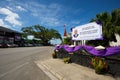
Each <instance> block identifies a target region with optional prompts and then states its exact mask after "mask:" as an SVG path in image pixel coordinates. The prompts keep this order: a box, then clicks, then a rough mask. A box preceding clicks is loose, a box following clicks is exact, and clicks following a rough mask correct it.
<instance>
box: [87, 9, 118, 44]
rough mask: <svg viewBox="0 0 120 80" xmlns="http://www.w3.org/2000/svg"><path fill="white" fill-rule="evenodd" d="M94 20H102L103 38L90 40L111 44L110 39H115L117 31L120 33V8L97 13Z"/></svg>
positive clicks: (94, 42)
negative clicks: (109, 11) (110, 11)
mask: <svg viewBox="0 0 120 80" xmlns="http://www.w3.org/2000/svg"><path fill="white" fill-rule="evenodd" d="M93 21H101V22H102V26H103V38H104V39H103V40H102V41H100V40H93V41H88V43H93V44H94V45H98V44H100V43H101V44H102V45H103V46H109V42H110V41H115V42H116V38H115V33H117V34H120V9H116V10H114V11H112V13H108V12H103V13H100V14H97V15H96V17H95V18H93V19H91V22H93Z"/></svg>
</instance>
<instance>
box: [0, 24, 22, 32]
mask: <svg viewBox="0 0 120 80" xmlns="http://www.w3.org/2000/svg"><path fill="white" fill-rule="evenodd" d="M0 31H4V32H10V33H12V32H14V33H19V34H20V32H17V31H15V30H12V29H9V28H6V27H2V26H0Z"/></svg>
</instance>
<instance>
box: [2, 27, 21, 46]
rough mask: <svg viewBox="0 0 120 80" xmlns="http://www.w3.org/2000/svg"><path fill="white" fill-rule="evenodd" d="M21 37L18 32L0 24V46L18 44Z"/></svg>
mask: <svg viewBox="0 0 120 80" xmlns="http://www.w3.org/2000/svg"><path fill="white" fill-rule="evenodd" d="M21 39H22V36H21V33H20V32H17V31H14V30H11V29H8V28H6V27H2V26H0V47H9V46H19V44H20V43H21Z"/></svg>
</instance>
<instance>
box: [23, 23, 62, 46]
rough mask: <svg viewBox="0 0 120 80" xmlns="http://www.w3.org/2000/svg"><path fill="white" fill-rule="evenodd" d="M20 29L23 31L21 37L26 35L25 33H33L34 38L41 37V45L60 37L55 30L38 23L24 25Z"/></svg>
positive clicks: (48, 43)
mask: <svg viewBox="0 0 120 80" xmlns="http://www.w3.org/2000/svg"><path fill="white" fill-rule="evenodd" d="M21 30H22V31H23V37H27V35H34V36H35V38H39V39H41V43H42V44H43V45H50V40H52V39H62V38H61V35H60V34H59V32H58V31H57V30H55V29H48V28H46V27H43V26H40V25H34V26H29V27H24V28H22V29H21Z"/></svg>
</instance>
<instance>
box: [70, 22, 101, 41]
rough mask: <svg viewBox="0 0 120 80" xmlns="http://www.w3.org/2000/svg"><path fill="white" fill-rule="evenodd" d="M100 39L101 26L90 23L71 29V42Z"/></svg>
mask: <svg viewBox="0 0 120 80" xmlns="http://www.w3.org/2000/svg"><path fill="white" fill-rule="evenodd" d="M101 38H102V25H100V24H98V23H96V22H92V23H88V24H85V25H81V26H77V27H74V28H73V29H72V40H95V39H101Z"/></svg>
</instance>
